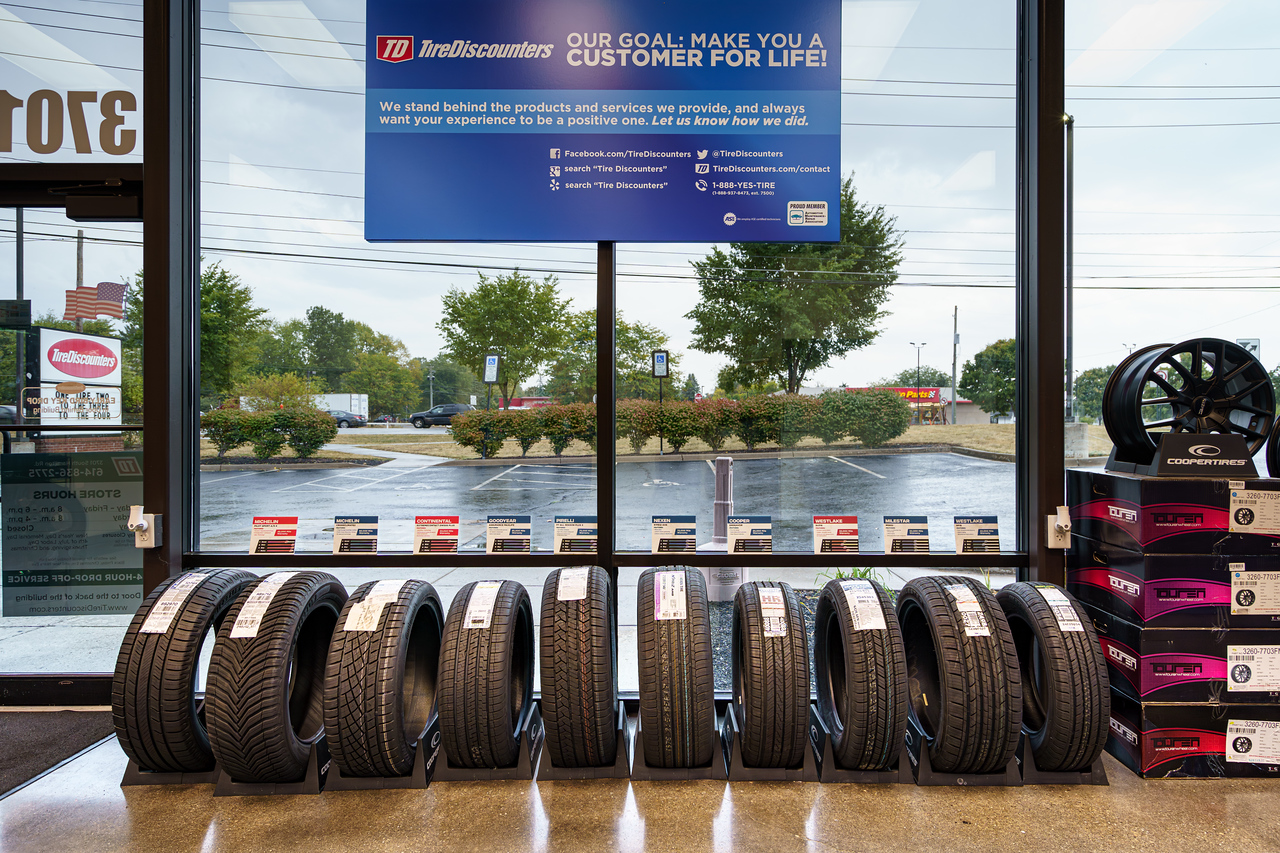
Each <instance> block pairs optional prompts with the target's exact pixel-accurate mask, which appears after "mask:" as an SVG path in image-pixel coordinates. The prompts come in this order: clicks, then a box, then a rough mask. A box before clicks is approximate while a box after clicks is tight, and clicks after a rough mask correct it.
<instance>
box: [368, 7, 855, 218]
mask: <svg viewBox="0 0 1280 853" xmlns="http://www.w3.org/2000/svg"><path fill="white" fill-rule="evenodd" d="M840 11H841V4H840V3H839V2H838V0H797V2H793V3H786V4H774V3H762V2H739V3H734V2H729V0H711V1H710V2H705V3H697V4H656V3H639V2H622V3H594V4H585V5H584V4H581V3H577V2H574V0H534V2H527V0H495V1H494V2H486V3H444V2H439V1H438V0H436V1H435V2H421V0H370V2H369V3H368V5H367V15H366V20H367V48H366V53H365V59H366V63H365V73H366V91H365V113H366V115H365V122H366V124H365V155H366V168H365V199H366V201H365V223H366V225H365V236H366V238H367V239H369V240H386V241H416V240H560V241H599V240H630V241H673V242H709V241H715V240H734V241H749V240H779V241H788V242H798V241H805V242H821V241H832V242H834V241H837V240H839V239H840V41H841V22H840Z"/></svg>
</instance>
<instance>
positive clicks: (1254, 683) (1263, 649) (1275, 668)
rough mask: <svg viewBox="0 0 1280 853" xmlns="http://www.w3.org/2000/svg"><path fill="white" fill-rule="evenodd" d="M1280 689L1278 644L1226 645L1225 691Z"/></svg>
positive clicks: (1279, 651) (1249, 691) (1245, 691)
mask: <svg viewBox="0 0 1280 853" xmlns="http://www.w3.org/2000/svg"><path fill="white" fill-rule="evenodd" d="M1259 690H1280V646H1227V692H1228V693H1256V692H1257V691H1259Z"/></svg>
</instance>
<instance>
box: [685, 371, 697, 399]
mask: <svg viewBox="0 0 1280 853" xmlns="http://www.w3.org/2000/svg"><path fill="white" fill-rule="evenodd" d="M701 390H702V386H701V385H699V384H698V378H697V377H696V376H694V375H693V374H692V373H690V374H689V376H688V377H687V378H686V379H685V380H684V387H683V388H681V389H680V399H681V400H692V399H693V398H695V397H697V396H698V393H699V392H700V391H701Z"/></svg>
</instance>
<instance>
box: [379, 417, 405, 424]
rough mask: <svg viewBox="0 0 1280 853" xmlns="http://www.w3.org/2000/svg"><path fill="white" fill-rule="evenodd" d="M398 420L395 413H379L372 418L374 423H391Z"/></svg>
mask: <svg viewBox="0 0 1280 853" xmlns="http://www.w3.org/2000/svg"><path fill="white" fill-rule="evenodd" d="M398 420H399V418H397V417H396V416H395V415H379V416H378V417H376V418H374V419H373V422H374V423H375V424H393V423H396V422H397V421H398Z"/></svg>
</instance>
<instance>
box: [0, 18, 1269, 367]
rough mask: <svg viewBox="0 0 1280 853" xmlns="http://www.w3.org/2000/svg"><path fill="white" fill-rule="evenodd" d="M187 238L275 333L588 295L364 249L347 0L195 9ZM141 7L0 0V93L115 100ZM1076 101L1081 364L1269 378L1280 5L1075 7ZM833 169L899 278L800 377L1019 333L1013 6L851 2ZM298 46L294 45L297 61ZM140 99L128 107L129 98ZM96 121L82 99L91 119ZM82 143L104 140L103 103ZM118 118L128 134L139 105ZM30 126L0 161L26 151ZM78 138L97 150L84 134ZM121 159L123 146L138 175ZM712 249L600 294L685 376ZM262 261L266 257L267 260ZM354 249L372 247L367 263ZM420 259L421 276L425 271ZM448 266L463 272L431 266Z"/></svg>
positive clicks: (571, 281) (585, 271)
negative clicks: (519, 286) (884, 225)
mask: <svg viewBox="0 0 1280 853" xmlns="http://www.w3.org/2000/svg"><path fill="white" fill-rule="evenodd" d="M205 9H206V11H205V13H204V15H203V20H202V24H203V27H204V40H205V44H206V50H205V51H204V53H203V57H202V62H203V73H204V75H205V77H206V78H207V79H206V81H205V83H204V112H203V122H204V125H203V128H204V130H203V138H202V146H203V151H202V157H203V160H204V163H203V169H204V185H203V187H202V197H203V209H204V214H203V227H204V231H203V245H204V252H205V255H206V256H207V258H208V259H210V260H217V261H220V262H222V263H223V264H224V266H226V267H227V268H228V269H230V270H231V271H233V272H235V273H236V274H238V275H239V276H241V278H242V279H243V280H244V281H245V282H247V283H248V284H249V285H250V286H251V287H252V288H253V290H254V293H255V296H256V298H257V300H258V302H259V303H260V304H262V305H264V306H266V307H267V308H268V309H269V310H270V311H271V313H272V315H273V316H274V317H276V318H277V319H286V318H289V317H298V316H301V315H302V314H303V313H304V312H305V310H306V308H307V307H308V306H310V305H325V306H326V307H328V308H330V309H333V310H336V311H341V312H342V313H343V314H345V315H346V316H348V317H350V318H353V319H358V320H362V321H364V322H366V323H368V324H369V325H371V326H373V327H374V328H375V329H378V330H380V331H383V332H387V333H390V334H392V335H395V336H397V337H400V338H401V339H403V340H404V342H405V343H406V344H407V345H408V347H409V349H410V351H411V352H412V353H413V354H414V355H423V356H429V355H433V354H435V353H436V352H437V351H438V349H439V347H440V338H439V334H438V332H437V330H436V328H435V322H436V318H437V316H438V313H439V300H440V296H441V294H442V293H444V292H445V291H446V290H447V289H448V288H450V287H468V286H470V285H471V284H473V283H474V282H475V280H476V270H475V269H474V268H473V267H474V265H476V264H481V265H486V266H487V265H493V266H497V267H498V268H499V269H510V268H511V267H514V266H516V265H519V266H521V267H522V268H525V269H553V270H557V271H559V272H558V275H559V278H560V280H561V283H562V288H563V291H564V293H565V294H566V295H568V296H570V297H572V298H573V300H574V305H575V306H576V307H579V308H587V307H592V305H593V301H594V270H593V264H594V246H593V245H557V246H546V245H517V244H500V245H462V244H412V245H403V246H386V245H378V246H371V245H370V244H368V243H366V242H365V241H364V240H363V237H362V234H363V228H362V216H363V200H362V193H363V162H364V160H363V94H362V86H363V59H362V57H363V44H364V37H365V33H364V21H363V15H364V9H363V3H359V2H350V1H349V0H305V2H302V0H284V2H266V1H265V0H263V2H241V3H236V2H226V0H216V2H209V3H206V4H205ZM140 14H141V7H140V4H139V3H137V2H123V0H122V2H106V0H103V2H90V1H89V0H57V2H53V1H52V0H24V2H22V3H8V2H0V88H3V89H5V90H6V91H8V92H10V93H11V94H12V95H15V96H17V97H19V98H23V99H24V100H25V99H26V98H28V97H29V95H30V94H31V93H32V92H33V91H36V90H39V89H46V88H47V89H53V90H55V91H60V92H66V91H67V90H72V89H92V90H95V91H98V92H99V93H102V92H106V91H109V90H115V89H123V90H128V91H132V92H134V93H137V94H138V95H139V96H140V95H141V74H140V73H139V72H138V71H137V69H139V68H140V66H141V39H140V37H139V36H140V33H141V26H140V24H139V17H140ZM1067 15H1068V18H1067V23H1068V26H1067V48H1068V50H1067V63H1068V68H1067V82H1068V91H1067V96H1068V112H1070V113H1071V114H1072V115H1074V117H1075V119H1076V128H1077V129H1076V161H1075V172H1076V187H1075V189H1076V194H1075V197H1076V242H1075V246H1076V256H1075V270H1076V284H1077V287H1078V290H1077V300H1076V324H1075V329H1076V347H1075V351H1076V368H1077V369H1078V370H1082V369H1087V368H1090V367H1096V366H1101V365H1108V364H1113V363H1115V362H1116V361H1118V360H1119V359H1120V358H1121V357H1122V356H1123V355H1124V354H1125V353H1126V351H1127V345H1133V344H1147V343H1154V342H1157V341H1170V342H1176V341H1180V340H1183V339H1186V338H1190V337H1197V336H1219V337H1226V338H1230V339H1234V338H1261V339H1262V347H1261V356H1262V360H1263V362H1264V363H1265V364H1266V365H1267V366H1268V367H1272V366H1275V365H1276V364H1277V363H1280V335H1276V334H1274V333H1272V331H1271V329H1272V328H1273V327H1275V326H1276V325H1277V324H1276V320H1277V318H1278V317H1280V314H1277V312H1276V309H1277V308H1280V293H1278V292H1277V283H1276V281H1275V260H1276V259H1277V257H1280V204H1278V203H1277V201H1276V199H1277V198H1280V192H1278V190H1280V186H1277V184H1278V183H1280V163H1278V162H1277V158H1276V156H1275V152H1276V150H1277V148H1280V146H1277V144H1276V142H1277V136H1278V133H1277V131H1278V129H1280V110H1278V109H1277V103H1280V72H1277V63H1276V60H1277V58H1278V57H1280V4H1276V3H1275V2H1274V0H1157V2H1133V0H1087V1H1086V2H1080V0H1070V2H1068V13H1067ZM843 19H844V37H843V52H844V64H843V72H842V74H843V77H844V81H843V84H842V90H843V92H844V93H845V94H844V96H843V98H842V105H843V110H842V122H843V132H842V136H841V157H842V163H841V166H842V170H843V171H844V173H846V174H848V173H850V172H852V173H854V175H855V179H854V180H855V185H856V187H857V190H858V195H859V196H860V198H861V199H862V200H864V201H866V202H869V203H872V204H880V205H884V206H885V208H886V209H887V210H888V212H889V213H891V214H892V215H893V216H895V217H896V218H897V224H898V228H899V229H900V230H901V231H902V233H903V238H904V240H905V244H906V249H905V256H906V260H905V262H904V263H903V265H902V267H901V270H900V282H901V286H898V287H895V288H894V289H893V294H892V298H891V300H890V302H889V304H888V306H887V308H888V310H889V311H890V312H891V314H890V316H889V317H888V318H887V319H886V320H885V322H884V324H883V326H882V332H881V334H880V337H879V338H878V339H877V341H876V342H875V343H874V344H873V345H871V346H869V347H867V348H866V349H863V350H861V351H858V352H855V353H852V354H850V355H849V356H848V357H847V358H845V359H842V360H840V361H838V362H835V363H833V364H832V365H830V366H829V367H827V368H825V369H823V370H821V371H819V373H818V375H817V376H816V377H815V378H816V380H817V381H818V382H821V383H824V384H839V383H843V384H854V385H861V384H866V383H869V382H871V381H874V380H876V379H879V378H881V377H882V376H885V375H887V374H891V373H894V372H896V371H898V370H900V369H902V368H904V367H907V366H914V365H915V360H916V350H915V348H914V347H913V346H912V345H911V344H912V342H914V343H917V344H924V349H923V353H922V358H923V361H924V363H925V364H928V365H932V366H934V367H938V368H941V369H944V370H948V371H949V370H950V367H951V328H952V312H953V309H954V308H955V306H959V314H960V340H961V344H960V361H961V363H962V364H963V362H964V360H965V359H968V358H971V357H972V356H973V354H974V353H975V352H976V351H977V350H979V349H981V348H982V347H984V346H986V345H987V344H989V343H991V342H992V341H994V340H997V339H999V338H1002V337H1009V336H1011V335H1012V334H1013V331H1014V315H1013V311H1014V300H1013V290H1012V286H1013V273H1014V265H1013V264H1014V254H1013V250H1014V237H1013V229H1014V214H1013V205H1014V131H1013V121H1014V101H1013V94H1014V86H1013V83H1014V72H1015V67H1014V57H1015V51H1014V46H1015V45H1014V38H1015V6H1014V3H1013V2H1012V1H1011V0H999V2H997V1H996V0H968V2H965V3H956V2H954V0H846V2H844V3H843ZM295 54H303V55H295ZM139 100H140V98H139ZM90 109H91V110H93V107H91V108H90ZM90 115H91V117H94V120H93V122H91V125H90V127H91V128H94V127H96V121H97V119H96V116H97V113H96V111H93V112H90ZM128 126H130V127H134V128H140V121H139V120H138V117H137V116H136V115H135V116H133V117H131V118H130V119H129V122H128ZM25 131H26V129H25V125H24V123H23V122H22V121H15V123H14V137H15V144H14V146H13V150H12V151H11V152H9V153H0V158H4V159H5V160H7V161H33V160H35V161H43V162H55V161H75V160H87V159H105V157H104V155H102V154H101V153H100V152H95V154H94V155H77V154H76V153H75V151H74V148H73V143H72V134H71V133H70V130H68V132H67V134H66V139H65V141H64V144H63V147H62V149H61V150H59V151H58V152H56V153H53V154H35V153H34V152H32V151H31V150H30V149H29V148H28V147H27V146H26V144H25V138H26V132H25ZM92 136H93V137H94V139H95V142H94V145H95V148H96V147H97V143H96V134H93V135H92ZM141 148H142V146H141V144H139V147H138V149H137V151H135V153H134V154H133V155H130V156H129V157H126V158H123V159H132V160H137V159H139V157H140V153H141ZM13 227H14V215H13V212H12V211H6V212H0V296H4V297H8V296H10V295H11V294H12V287H13V280H14V249H13V246H14V241H13ZM76 227H77V226H75V225H74V224H73V223H69V222H67V221H66V220H65V219H63V218H61V217H60V216H58V215H54V214H52V213H50V212H48V211H31V212H29V213H28V215H27V228H28V230H29V231H30V232H32V233H31V234H30V235H29V236H28V238H27V242H26V294H27V296H29V297H30V298H32V299H33V301H34V306H33V307H34V310H35V311H36V312H37V313H40V312H43V311H46V310H54V311H57V312H58V313H59V314H60V313H61V311H62V294H63V291H64V290H65V289H66V288H68V287H71V286H72V285H73V284H74V280H75V278H74V277H75V250H74V242H73V240H72V239H71V238H73V237H74V233H75V228H76ZM80 227H84V229H85V231H86V234H87V235H88V236H89V237H90V238H91V240H90V242H89V244H88V247H87V249H86V258H85V280H86V282H87V283H90V284H92V283H94V282H97V281H100V280H110V279H114V280H119V279H120V278H122V277H124V276H127V275H129V274H131V273H132V272H134V271H135V270H137V269H138V268H139V267H140V266H141V250H140V248H139V247H138V246H137V245H119V243H126V244H129V243H132V244H136V243H137V242H138V241H140V239H141V229H140V226H129V225H108V226H92V225H89V226H80ZM708 249H709V247H708V246H706V245H647V244H624V245H621V246H620V247H619V257H620V265H619V271H620V273H622V275H621V276H620V278H619V282H618V301H619V305H620V307H621V309H622V311H623V313H624V316H625V317H626V318H627V319H629V320H641V321H644V322H646V323H651V324H653V325H655V326H658V327H659V328H661V329H662V330H663V331H665V332H667V333H668V334H669V335H670V336H671V339H672V348H673V350H676V351H678V352H682V353H683V357H684V361H683V364H682V365H681V366H682V368H683V369H685V370H686V371H687V370H692V371H693V372H694V373H695V374H696V375H697V376H698V378H699V380H700V381H701V382H702V384H703V386H704V387H708V386H710V385H712V384H713V383H714V379H715V375H716V372H717V371H718V370H719V368H720V367H721V366H723V364H724V362H723V360H722V359H721V358H720V357H718V356H715V355H711V354H705V353H699V352H696V351H693V350H691V349H689V347H688V341H689V337H690V331H691V323H690V322H689V321H688V320H686V319H684V317H683V314H684V313H685V312H686V311H688V310H689V309H690V308H691V307H692V306H693V305H695V304H696V302H697V299H698V290H697V284H696V281H695V280H694V279H693V277H692V270H691V267H690V266H689V262H690V261H691V260H693V259H697V258H700V257H702V256H703V255H705V253H706V252H707V251H708ZM264 253H273V254H271V255H268V254H264ZM373 259H377V260H376V261H374V260H373ZM423 262H427V263H423ZM442 265H456V266H452V267H451V266H442Z"/></svg>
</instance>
